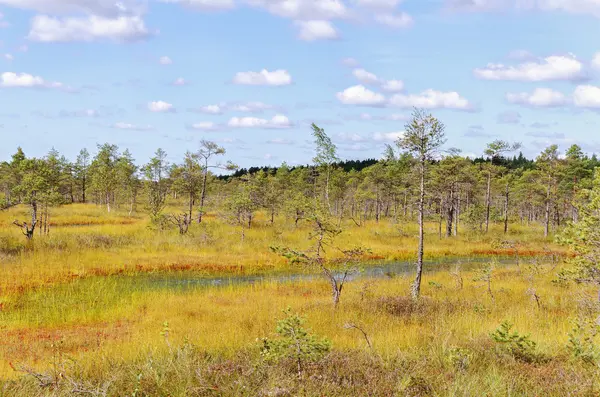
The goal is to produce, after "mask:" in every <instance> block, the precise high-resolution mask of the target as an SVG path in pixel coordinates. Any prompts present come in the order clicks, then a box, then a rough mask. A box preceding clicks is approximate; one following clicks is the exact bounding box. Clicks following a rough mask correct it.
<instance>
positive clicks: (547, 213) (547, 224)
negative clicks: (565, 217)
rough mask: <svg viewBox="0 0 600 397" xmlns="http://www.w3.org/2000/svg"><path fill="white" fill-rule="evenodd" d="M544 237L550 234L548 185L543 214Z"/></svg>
mask: <svg viewBox="0 0 600 397" xmlns="http://www.w3.org/2000/svg"><path fill="white" fill-rule="evenodd" d="M545 216H546V217H545V225H544V237H548V234H549V232H550V184H548V186H547V188H546V213H545Z"/></svg>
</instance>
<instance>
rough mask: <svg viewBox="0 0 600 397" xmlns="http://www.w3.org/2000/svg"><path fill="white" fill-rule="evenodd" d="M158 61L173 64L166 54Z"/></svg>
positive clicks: (163, 63)
mask: <svg viewBox="0 0 600 397" xmlns="http://www.w3.org/2000/svg"><path fill="white" fill-rule="evenodd" d="M158 63H160V64H161V65H171V64H173V60H172V59H171V58H169V57H168V56H162V57H160V59H159V60H158Z"/></svg>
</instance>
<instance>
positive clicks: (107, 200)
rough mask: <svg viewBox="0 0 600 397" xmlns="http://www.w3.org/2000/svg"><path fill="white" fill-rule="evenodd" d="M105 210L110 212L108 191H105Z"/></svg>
mask: <svg viewBox="0 0 600 397" xmlns="http://www.w3.org/2000/svg"><path fill="white" fill-rule="evenodd" d="M106 212H110V193H108V192H107V193H106Z"/></svg>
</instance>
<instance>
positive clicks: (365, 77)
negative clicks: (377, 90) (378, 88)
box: [352, 69, 379, 84]
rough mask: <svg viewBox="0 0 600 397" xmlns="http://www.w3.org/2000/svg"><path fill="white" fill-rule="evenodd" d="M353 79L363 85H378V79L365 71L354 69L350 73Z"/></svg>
mask: <svg viewBox="0 0 600 397" xmlns="http://www.w3.org/2000/svg"><path fill="white" fill-rule="evenodd" d="M352 74H353V75H354V77H355V78H356V79H357V80H358V81H360V82H361V83H363V84H379V78H378V77H377V76H376V75H375V74H373V73H371V72H367V71H366V70H365V69H354V70H353V71H352Z"/></svg>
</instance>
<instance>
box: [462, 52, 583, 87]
mask: <svg viewBox="0 0 600 397" xmlns="http://www.w3.org/2000/svg"><path fill="white" fill-rule="evenodd" d="M474 74H475V76H476V77H478V78H480V79H484V80H512V81H553V80H567V81H575V80H581V79H582V78H584V77H585V75H584V68H583V64H582V63H581V62H580V61H578V60H577V59H575V57H573V56H561V55H552V56H549V57H546V58H544V59H542V60H539V61H537V62H525V63H521V64H519V65H516V66H507V65H503V64H494V63H490V64H488V65H487V66H486V67H485V68H479V69H475V71H474Z"/></svg>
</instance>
